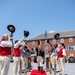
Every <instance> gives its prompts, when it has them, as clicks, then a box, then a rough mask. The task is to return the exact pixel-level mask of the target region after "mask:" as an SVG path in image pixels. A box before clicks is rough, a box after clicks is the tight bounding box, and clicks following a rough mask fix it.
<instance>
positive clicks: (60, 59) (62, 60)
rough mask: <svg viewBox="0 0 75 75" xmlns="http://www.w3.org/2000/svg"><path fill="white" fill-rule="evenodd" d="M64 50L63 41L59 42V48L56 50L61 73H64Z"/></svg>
mask: <svg viewBox="0 0 75 75" xmlns="http://www.w3.org/2000/svg"><path fill="white" fill-rule="evenodd" d="M65 57H66V50H65V45H64V43H61V45H60V50H59V52H58V60H59V64H60V68H61V72H62V75H64V73H65V69H64V64H65Z"/></svg>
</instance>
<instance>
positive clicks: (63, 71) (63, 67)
mask: <svg viewBox="0 0 75 75" xmlns="http://www.w3.org/2000/svg"><path fill="white" fill-rule="evenodd" d="M58 60H59V65H60V69H61V73H62V75H64V74H65V61H64V58H58Z"/></svg>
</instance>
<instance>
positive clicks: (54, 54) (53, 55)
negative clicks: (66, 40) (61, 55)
mask: <svg viewBox="0 0 75 75" xmlns="http://www.w3.org/2000/svg"><path fill="white" fill-rule="evenodd" d="M59 49H60V48H59V46H58V44H55V45H54V46H53V49H52V53H51V56H50V57H51V63H52V69H53V70H54V59H55V60H56V64H57V57H58V51H59ZM57 67H58V66H57Z"/></svg>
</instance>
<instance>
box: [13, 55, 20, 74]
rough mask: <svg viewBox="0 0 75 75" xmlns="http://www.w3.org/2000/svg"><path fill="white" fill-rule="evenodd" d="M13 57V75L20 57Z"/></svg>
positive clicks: (15, 72) (17, 67)
mask: <svg viewBox="0 0 75 75" xmlns="http://www.w3.org/2000/svg"><path fill="white" fill-rule="evenodd" d="M13 59H14V65H13V75H17V72H18V70H19V65H20V57H15V56H14V57H13Z"/></svg>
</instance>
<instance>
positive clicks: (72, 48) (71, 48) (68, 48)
mask: <svg viewBox="0 0 75 75" xmlns="http://www.w3.org/2000/svg"><path fill="white" fill-rule="evenodd" d="M66 50H75V46H66Z"/></svg>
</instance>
